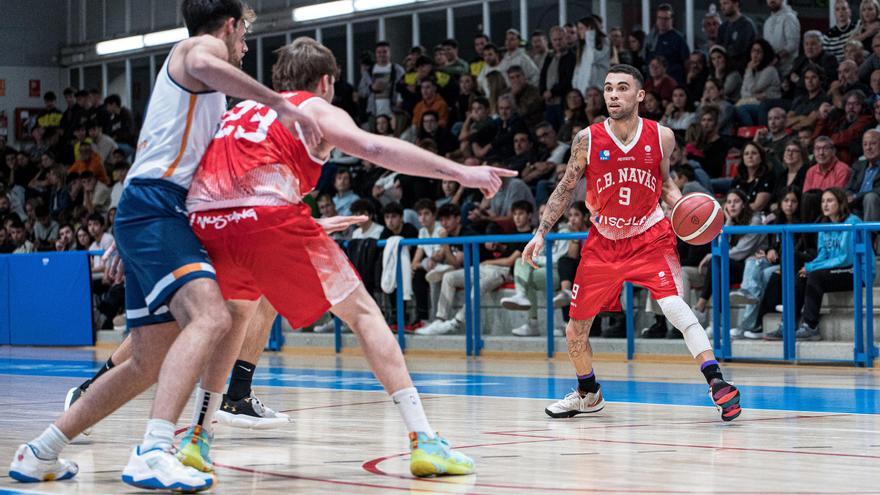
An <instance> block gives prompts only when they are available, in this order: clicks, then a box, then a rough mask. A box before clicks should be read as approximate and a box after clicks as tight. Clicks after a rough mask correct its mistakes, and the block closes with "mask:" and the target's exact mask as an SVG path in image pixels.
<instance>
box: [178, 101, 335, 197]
mask: <svg viewBox="0 0 880 495" xmlns="http://www.w3.org/2000/svg"><path fill="white" fill-rule="evenodd" d="M283 96H284V97H285V98H287V100H288V101H290V103H292V104H294V105H296V106H300V107H302V106H304V105H307V104H310V103H312V102H314V101H317V99H318V97H317V96H315V95H313V94H312V93H308V92H304V91H298V92H292V93H283ZM277 117H278V114H277V113H276V112H275V111H274V110H272V109H271V108H269V107H267V106H264V105H261V104H259V103H257V102H255V101H250V100H248V101H243V102H241V103H239V104H238V105H236V106H235V107H234V108H232V109H231V110H229V111H227V112H226V113H225V114H224V115H223V121H222V122H221V124H220V129H219V130H218V131H217V133H216V134H215V135H214V139H213V141H212V142H211V144H210V146H209V147H208V150H207V151H206V152H205V156H204V157H203V158H202V162H201V165H200V166H199V169H198V171H197V172H196V175H195V178H194V179H193V183H192V186H191V187H190V190H189V196H188V197H187V209H188V210H189V211H190V212H197V211H206V210H216V209H221V208H235V207H240V206H287V205H296V204H302V198H303V196H305V195H306V194H307V193H309V192H310V191H311V190H312V189H314V188H315V185H316V184H317V182H318V178H319V177H320V176H321V166H322V165H323V163H324V160H322V159H320V158H317V157H315V156H312V155H311V154H310V153H309V151H308V149H307V148H306V146H305V145H304V144H303V142H302V134H301V133H300V135H299V136H297V137H294V136H293V135H292V134H291V133H290V131H288V130H287V128H285V127H284V126H283V125H282V124H281V123H280V122H278V120H277Z"/></svg>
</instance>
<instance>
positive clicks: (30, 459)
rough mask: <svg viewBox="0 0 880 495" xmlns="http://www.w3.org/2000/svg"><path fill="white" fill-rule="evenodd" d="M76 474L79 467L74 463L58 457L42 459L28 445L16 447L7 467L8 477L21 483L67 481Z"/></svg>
mask: <svg viewBox="0 0 880 495" xmlns="http://www.w3.org/2000/svg"><path fill="white" fill-rule="evenodd" d="M78 472H79V467H78V466H77V465H76V463H75V462H72V461H68V460H66V459H61V458H58V457H56V458H55V459H42V458H40V457H39V456H38V455H37V451H36V449H35V448H34V447H33V446H32V445H31V444H28V443H24V444H21V445H19V446H18V450H16V451H15V457H13V458H12V464H10V465H9V477H10V478H12V479H14V480H17V481H21V482H22V483H38V482H40V481H61V480H68V479H70V478H73V477H74V476H76V473H78Z"/></svg>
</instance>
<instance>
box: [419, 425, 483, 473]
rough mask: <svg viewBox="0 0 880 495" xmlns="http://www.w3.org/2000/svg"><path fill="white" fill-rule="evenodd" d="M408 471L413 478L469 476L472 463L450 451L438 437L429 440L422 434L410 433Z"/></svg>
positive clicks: (467, 458)
mask: <svg viewBox="0 0 880 495" xmlns="http://www.w3.org/2000/svg"><path fill="white" fill-rule="evenodd" d="M409 440H410V461H409V470H410V472H411V473H412V474H413V476H418V477H420V478H424V477H426V476H441V475H444V474H454V475H457V474H471V473H473V472H474V461H473V459H471V458H470V457H468V456H466V455H464V454H462V453H461V452H457V451H455V450H452V447H450V446H449V443H448V442H447V441H446V440H444V439H443V438H442V437H441V436H440V435H435V436H434V438H429V437H428V435H426V434H424V433H421V432H419V433H416V432H410V434H409Z"/></svg>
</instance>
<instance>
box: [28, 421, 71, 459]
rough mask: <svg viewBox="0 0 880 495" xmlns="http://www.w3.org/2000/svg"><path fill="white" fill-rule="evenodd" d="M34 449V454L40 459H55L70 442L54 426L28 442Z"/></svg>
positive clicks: (50, 426)
mask: <svg viewBox="0 0 880 495" xmlns="http://www.w3.org/2000/svg"><path fill="white" fill-rule="evenodd" d="M28 443H29V444H30V446H31V447H33V448H34V454H36V456H37V457H38V458H40V459H43V460H50V459H57V458H58V454H60V453H61V451H62V450H63V449H64V447H67V445H68V444H69V443H70V440H68V439H67V437H66V436H64V433H61V430H59V429H58V427H57V426H55V425H49V427H48V428H46V429H45V430H44V431H43V433H41V434H40V436H38V437H37V438H35V439H33V440H31V441H30V442H28Z"/></svg>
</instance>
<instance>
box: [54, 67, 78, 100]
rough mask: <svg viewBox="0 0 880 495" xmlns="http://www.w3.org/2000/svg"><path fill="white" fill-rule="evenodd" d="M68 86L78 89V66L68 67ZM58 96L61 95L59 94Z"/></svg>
mask: <svg viewBox="0 0 880 495" xmlns="http://www.w3.org/2000/svg"><path fill="white" fill-rule="evenodd" d="M70 87H71V88H75V89H79V67H73V68H71V69H70ZM58 96H59V97H61V95H58Z"/></svg>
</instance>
